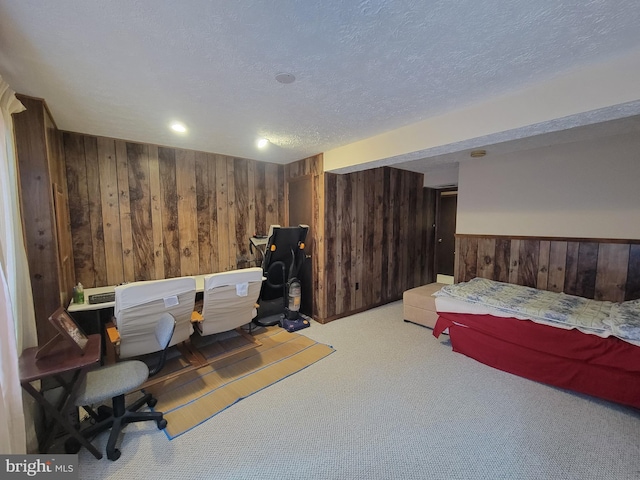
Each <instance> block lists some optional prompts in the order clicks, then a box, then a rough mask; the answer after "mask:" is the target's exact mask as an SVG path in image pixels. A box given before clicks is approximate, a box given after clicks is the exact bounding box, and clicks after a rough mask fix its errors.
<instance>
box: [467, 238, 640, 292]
mask: <svg viewBox="0 0 640 480" xmlns="http://www.w3.org/2000/svg"><path fill="white" fill-rule="evenodd" d="M474 277H482V278H489V279H492V280H497V281H500V282H508V283H515V284H518V285H525V286H529V287H535V288H539V289H542V290H549V291H552V292H564V293H567V294H571V295H578V296H581V297H586V298H595V299H596V300H609V301H614V302H620V301H624V300H634V299H637V298H640V240H617V239H616V240H608V239H563V238H541V237H509V236H485V235H464V234H458V235H456V266H455V281H456V282H463V281H468V280H470V279H472V278H474Z"/></svg>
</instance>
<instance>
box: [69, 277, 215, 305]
mask: <svg viewBox="0 0 640 480" xmlns="http://www.w3.org/2000/svg"><path fill="white" fill-rule="evenodd" d="M207 275H211V274H210V273H208V274H207ZM207 275H192V276H193V278H195V279H196V293H202V292H204V277H206V276H207ZM115 288H116V286H115V285H109V286H107V287H96V288H85V289H84V303H73V300H72V301H71V303H70V304H69V307H68V308H67V312H69V313H74V312H90V311H92V310H103V309H106V308H113V307H115V305H116V302H103V303H93V304H91V303H89V295H93V294H95V293H113V292H114V291H115Z"/></svg>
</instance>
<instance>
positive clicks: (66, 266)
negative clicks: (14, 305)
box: [13, 95, 74, 345]
mask: <svg viewBox="0 0 640 480" xmlns="http://www.w3.org/2000/svg"><path fill="white" fill-rule="evenodd" d="M17 97H18V99H19V100H20V101H21V102H22V104H23V105H24V106H25V107H26V110H25V111H24V112H21V113H17V114H15V115H14V116H13V121H14V130H15V139H16V153H17V158H18V174H19V181H20V208H21V211H22V222H23V225H24V234H25V246H26V250H27V258H28V262H29V275H30V281H31V289H32V292H33V303H34V311H35V317H36V325H37V330H38V342H39V344H40V345H43V344H44V343H46V342H47V341H48V340H50V339H51V338H53V337H54V336H55V335H56V334H57V331H56V329H55V328H54V327H53V325H51V324H50V323H49V321H48V318H49V315H51V314H52V313H53V312H54V311H55V310H56V309H57V308H59V307H60V306H62V305H65V306H66V305H67V304H68V302H69V299H70V297H71V292H72V290H73V281H74V274H73V270H74V268H73V258H72V257H71V241H70V238H69V235H68V231H69V214H68V209H67V195H66V192H67V185H66V177H65V175H64V160H63V158H64V157H63V151H62V134H61V133H60V131H59V130H58V129H57V127H56V125H55V122H54V121H53V118H52V117H51V114H50V113H49V109H48V108H47V106H46V103H45V102H44V100H42V99H38V98H31V97H27V96H24V95H18V96H17Z"/></svg>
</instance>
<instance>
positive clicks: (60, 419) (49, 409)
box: [22, 382, 102, 459]
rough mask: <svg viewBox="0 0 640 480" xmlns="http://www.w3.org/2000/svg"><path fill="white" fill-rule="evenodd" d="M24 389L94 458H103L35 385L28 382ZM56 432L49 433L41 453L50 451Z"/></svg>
mask: <svg viewBox="0 0 640 480" xmlns="http://www.w3.org/2000/svg"><path fill="white" fill-rule="evenodd" d="M22 388H24V389H25V390H26V391H27V392H28V393H29V395H31V396H32V397H33V398H35V400H36V401H37V402H38V403H39V404H40V405H42V407H43V408H44V409H45V410H46V411H47V413H49V414H50V415H51V416H52V417H53V418H54V419H55V420H57V421H58V423H59V424H60V425H62V426H63V427H64V428H65V430H66V431H67V432H68V433H69V434H71V436H73V437H74V438H75V439H77V440H78V441H79V442H80V443H81V444H82V445H84V446H85V447H86V448H87V450H89V451H90V452H91V453H92V454H93V456H94V457H96V458H97V459H101V458H102V454H101V453H100V452H99V451H98V449H97V448H96V447H94V446H93V444H92V443H91V442H89V440H87V439H86V438H84V437H83V436H82V435H81V434H80V431H79V430H77V429H76V428H75V427H74V426H73V425H72V424H71V423H69V420H67V419H66V418H65V416H64V415H62V414H61V413H60V412H59V411H58V410H57V409H56V408H54V406H53V405H51V403H49V402H48V401H47V399H46V398H44V395H42V393H40V392H39V391H38V390H37V389H35V388H34V387H33V385H31V384H30V383H28V382H25V383H23V384H22ZM66 403H67V402H65V405H66ZM63 411H64V409H63ZM54 431H55V429H51V431H50V432H49V435H48V437H47V440H46V441H45V443H44V444H43V448H42V449H41V452H40V453H47V452H46V450H48V448H49V445H48V443H50V438H52V435H53V433H54ZM45 447H46V448H45ZM42 450H44V451H42Z"/></svg>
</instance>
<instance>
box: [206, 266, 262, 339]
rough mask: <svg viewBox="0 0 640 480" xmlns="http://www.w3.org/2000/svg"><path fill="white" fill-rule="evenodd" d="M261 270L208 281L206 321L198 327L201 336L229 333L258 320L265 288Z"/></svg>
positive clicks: (222, 275)
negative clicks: (261, 290) (255, 319)
mask: <svg viewBox="0 0 640 480" xmlns="http://www.w3.org/2000/svg"><path fill="white" fill-rule="evenodd" d="M262 280H263V277H262V269H261V268H257V267H254V268H244V269H240V270H232V271H230V272H221V273H214V274H211V275H207V276H206V277H204V295H203V299H202V300H203V303H202V318H203V319H202V321H200V322H198V323H196V324H195V325H196V330H197V331H198V333H200V335H203V336H205V335H211V334H214V333H220V332H227V331H229V330H233V329H234V328H238V327H241V326H242V325H245V324H247V323H250V322H251V320H252V319H253V318H254V317H255V316H256V313H257V312H256V300H258V295H259V294H260V287H261V286H262Z"/></svg>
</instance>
